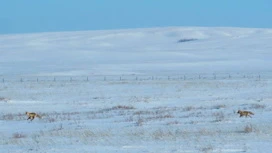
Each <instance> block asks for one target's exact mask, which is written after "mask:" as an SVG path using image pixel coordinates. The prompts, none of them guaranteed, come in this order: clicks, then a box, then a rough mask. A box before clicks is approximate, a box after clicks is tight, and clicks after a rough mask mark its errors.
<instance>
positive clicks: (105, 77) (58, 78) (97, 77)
mask: <svg viewBox="0 0 272 153" xmlns="http://www.w3.org/2000/svg"><path fill="white" fill-rule="evenodd" d="M237 79H238V80H241V79H252V80H262V79H272V75H263V76H261V75H260V74H243V75H242V74H210V75H208V74H185V75H93V76H21V77H20V76H5V77H3V76H2V83H5V82H49V81H51V82H76V81H85V82H89V81H147V80H162V81H163V80H165V81H177V80H180V81H182V80H183V81H184V80H237Z"/></svg>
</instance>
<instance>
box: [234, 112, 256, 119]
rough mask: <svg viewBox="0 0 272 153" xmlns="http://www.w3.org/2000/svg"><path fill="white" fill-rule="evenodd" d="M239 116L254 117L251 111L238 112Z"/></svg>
mask: <svg viewBox="0 0 272 153" xmlns="http://www.w3.org/2000/svg"><path fill="white" fill-rule="evenodd" d="M237 113H238V114H240V117H242V116H245V117H248V116H249V117H250V118H251V115H254V113H252V112H251V111H242V110H238V112H237Z"/></svg>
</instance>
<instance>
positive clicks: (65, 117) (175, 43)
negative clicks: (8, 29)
mask: <svg viewBox="0 0 272 153" xmlns="http://www.w3.org/2000/svg"><path fill="white" fill-rule="evenodd" d="M271 41H272V30H271V29H246V28H196V27H187V28H186V27H182V28H180V27H169V28H151V29H128V30H114V31H85V32H62V33H61V32H60V33H39V34H20V35H1V36H0V70H1V72H0V77H1V78H0V79H1V80H0V110H1V111H0V152H3V153H4V152H5V153H27V152H29V153H32V152H33V153H36V152H37V153H51V152H54V153H62V152H68V153H76V152H86V153H111V152H114V153H142V152H143V153H181V152H194V153H198V152H203V153H206V152H222V153H223V152H224V153H225V152H250V153H260V152H264V153H267V152H271V150H272V146H271V143H272V120H271V115H272V104H271V101H272V94H271V91H272V71H271V66H272V61H271V59H272V52H271V50H272V44H271ZM239 109H241V110H250V111H252V112H254V113H255V115H253V116H252V118H250V117H248V118H245V117H242V118H240V117H239V114H237V111H238V110H239ZM26 111H30V112H37V113H39V114H40V115H42V119H38V118H35V119H34V120H33V121H32V122H31V121H27V120H26V119H27V116H26V115H25V112H26Z"/></svg>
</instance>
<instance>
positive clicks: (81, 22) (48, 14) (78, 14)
mask: <svg viewBox="0 0 272 153" xmlns="http://www.w3.org/2000/svg"><path fill="white" fill-rule="evenodd" d="M166 26H202V27H207V26H208V27H215V26H216V27H252V28H272V0H0V34H9V33H36V32H55V31H81V30H107V29H128V28H147V27H166Z"/></svg>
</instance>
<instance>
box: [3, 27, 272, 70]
mask: <svg viewBox="0 0 272 153" xmlns="http://www.w3.org/2000/svg"><path fill="white" fill-rule="evenodd" d="M182 40H190V41H182ZM271 42H272V29H248V28H204V27H203V28H201V27H168V28H150V29H127V30H110V31H80V32H59V33H37V34H19V35H0V75H18V74H20V75H92V74H102V75H104V74H152V73H176V74H177V73H178V74H180V73H190V72H192V73H201V72H206V73H214V72H261V71H271V69H272V60H271V59H272V43H271Z"/></svg>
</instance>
